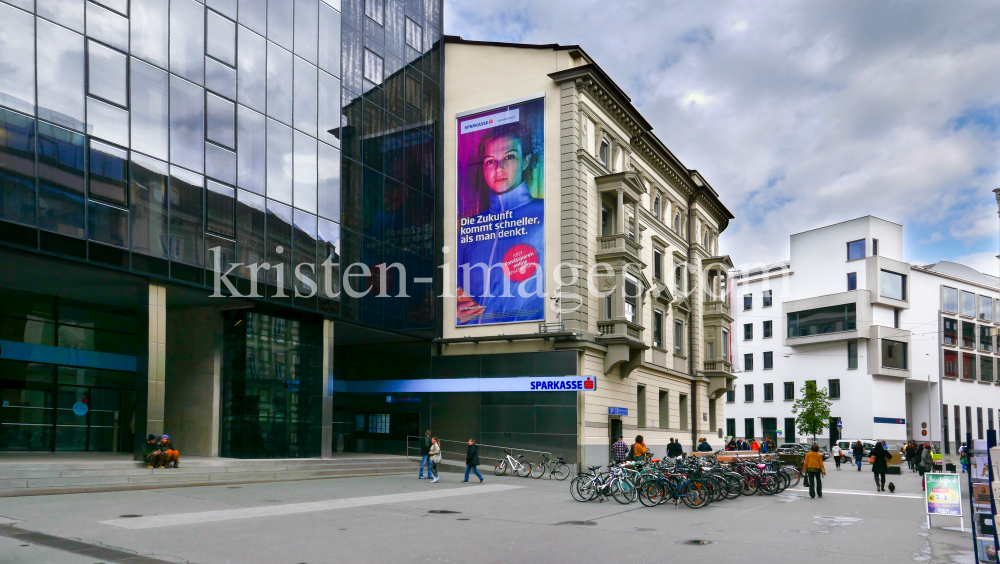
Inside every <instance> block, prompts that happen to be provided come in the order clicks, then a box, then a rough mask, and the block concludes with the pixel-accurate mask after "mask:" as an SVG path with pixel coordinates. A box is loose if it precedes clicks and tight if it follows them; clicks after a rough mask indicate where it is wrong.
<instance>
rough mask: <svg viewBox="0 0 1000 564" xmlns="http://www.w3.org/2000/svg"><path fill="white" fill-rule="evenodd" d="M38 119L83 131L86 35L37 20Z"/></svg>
mask: <svg viewBox="0 0 1000 564" xmlns="http://www.w3.org/2000/svg"><path fill="white" fill-rule="evenodd" d="M37 25H38V117H39V118H41V119H44V120H47V121H51V122H53V123H58V124H59V125H64V126H66V127H69V128H71V129H76V130H78V131H82V130H83V129H84V123H85V122H84V97H85V94H84V81H83V74H84V72H83V71H84V58H83V36H82V35H80V34H78V33H73V32H72V31H69V30H68V29H66V28H63V27H59V26H57V25H55V24H52V23H49V22H47V21H44V20H38V22H37Z"/></svg>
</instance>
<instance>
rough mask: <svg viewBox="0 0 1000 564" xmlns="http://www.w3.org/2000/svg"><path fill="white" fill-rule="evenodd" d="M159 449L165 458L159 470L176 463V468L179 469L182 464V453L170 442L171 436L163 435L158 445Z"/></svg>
mask: <svg viewBox="0 0 1000 564" xmlns="http://www.w3.org/2000/svg"><path fill="white" fill-rule="evenodd" d="M156 446H157V448H159V449H160V451H161V452H162V453H163V458H162V459H161V462H160V464H159V465H158V466H157V468H164V467H166V468H169V467H170V463H171V462H173V463H174V468H177V467H178V466H180V464H181V453H180V451H179V450H177V447H175V446H174V445H173V443H171V442H170V435H163V437H161V438H160V442H159V443H157V444H156Z"/></svg>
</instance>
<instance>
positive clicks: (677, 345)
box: [674, 319, 684, 356]
mask: <svg viewBox="0 0 1000 564" xmlns="http://www.w3.org/2000/svg"><path fill="white" fill-rule="evenodd" d="M674 354H675V355H677V356H684V320H682V319H675V320H674Z"/></svg>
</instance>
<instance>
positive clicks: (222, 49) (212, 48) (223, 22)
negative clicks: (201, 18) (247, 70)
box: [206, 10, 236, 67]
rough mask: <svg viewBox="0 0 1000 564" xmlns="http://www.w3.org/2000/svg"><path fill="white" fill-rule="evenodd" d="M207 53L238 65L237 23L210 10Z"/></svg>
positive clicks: (230, 63)
mask: <svg viewBox="0 0 1000 564" xmlns="http://www.w3.org/2000/svg"><path fill="white" fill-rule="evenodd" d="M206 19H207V22H208V33H207V34H206V35H207V36H208V46H207V49H208V50H207V51H206V52H207V53H208V54H209V55H211V56H213V57H215V58H216V59H219V60H220V61H222V62H224V63H227V64H229V65H232V66H234V67H235V66H236V24H235V23H233V22H232V21H230V20H227V19H226V18H224V17H222V16H220V15H219V14H216V13H215V12H213V11H211V10H209V12H208V16H207V18H206Z"/></svg>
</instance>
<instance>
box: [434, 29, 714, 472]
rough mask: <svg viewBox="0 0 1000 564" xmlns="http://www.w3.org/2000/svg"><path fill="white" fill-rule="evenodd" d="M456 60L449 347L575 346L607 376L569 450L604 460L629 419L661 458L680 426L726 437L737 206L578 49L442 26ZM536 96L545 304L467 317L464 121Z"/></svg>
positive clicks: (688, 440)
mask: <svg viewBox="0 0 1000 564" xmlns="http://www.w3.org/2000/svg"><path fill="white" fill-rule="evenodd" d="M445 61H446V72H445V97H444V99H445V104H444V117H443V121H444V210H443V231H442V235H443V239H442V240H443V242H444V246H445V252H444V263H445V266H444V268H443V272H442V278H443V280H444V288H445V292H446V297H445V298H444V300H443V319H444V323H443V328H442V335H441V338H440V339H438V343H439V347H438V351H439V352H438V354H440V355H444V356H452V355H490V354H497V355H500V354H502V355H512V354H532V353H539V352H544V351H556V350H562V351H575V352H576V366H577V374H578V375H581V376H592V377H595V378H596V380H597V386H596V390H593V391H589V390H588V391H585V392H582V393H578V394H577V417H576V421H577V423H576V425H577V429H576V437H577V438H576V440H577V447H578V448H577V458H578V460H577V461H574V462H580V463H584V464H599V463H602V462H604V461H606V460H607V457H608V452H609V441H610V440H611V437H612V436H613V435H616V434H618V432H619V431H620V432H622V433H624V434H625V436H626V438H627V440H628V442H631V441H632V440H633V438H634V436H635V435H636V434H641V435H643V436H644V437H645V440H646V443H647V445H651V446H653V447H654V449H655V454H657V455H662V453H663V447H664V446H665V445H666V444H667V442H668V440H669V438H671V437H676V438H677V439H679V440H680V441H681V443H682V444H683V445H684V447H685V450H690V449H691V448H692V447H693V445H695V441H696V440H697V439H698V438H699V437H708V438H709V441H710V443H711V444H712V446H713V447H716V448H718V447H720V446H721V440H720V438H719V437H720V436H721V433H722V422H723V421H724V420H725V418H724V416H723V412H722V410H723V405H724V401H723V400H721V397H722V396H723V395H724V393H725V391H726V390H727V389H730V388H731V387H732V382H733V379H734V376H733V375H732V371H731V363H730V355H729V350H730V347H729V333H730V323H731V322H732V317H730V312H729V304H728V298H727V293H726V278H725V277H726V272H727V271H728V270H729V269H730V268H732V264H731V261H730V260H729V258H728V257H727V256H725V255H722V254H720V252H719V248H718V237H719V233H721V232H722V231H723V230H724V229H726V227H727V226H728V225H729V221H730V220H731V219H732V218H733V215H732V214H731V213H730V212H729V210H728V209H726V207H725V205H723V204H722V202H721V201H720V199H719V195H718V194H717V193H716V192H715V190H713V189H712V187H711V186H710V185H709V184H708V182H706V181H705V179H704V178H703V177H702V176H701V175H700V174H699V173H698V172H697V171H695V170H691V169H688V168H687V167H685V166H684V165H683V164H682V163H681V162H680V161H679V160H678V159H677V157H675V156H674V155H673V153H671V152H670V150H669V149H668V148H667V147H666V146H665V145H664V144H663V142H662V141H660V140H659V139H658V138H657V137H656V136H655V135H654V134H653V133H652V129H653V127H652V125H651V124H649V123H648V122H647V121H646V119H645V118H644V117H643V116H642V115H641V114H640V113H639V112H638V110H637V109H636V108H635V107H634V106H633V105H632V102H631V100H630V98H629V97H628V96H627V95H626V94H625V93H624V92H623V91H622V90H621V89H620V88H619V87H618V86H617V85H616V84H615V83H614V82H612V81H611V79H610V78H609V77H608V76H607V75H606V74H605V72H604V71H603V70H602V69H601V68H600V67H599V66H598V65H597V64H596V63H595V62H594V61H593V60H592V59H591V58H590V57H589V56H588V55H587V54H586V53H585V52H584V51H583V50H582V49H581V48H580V47H578V46H562V45H555V44H552V45H521V44H505V43H488V42H478V41H467V40H464V39H462V38H459V37H447V38H446V46H445ZM535 99H542V100H544V118H543V120H542V122H543V125H544V154H543V155H542V154H540V155H539V157H544V158H543V159H541V160H542V161H543V162H544V169H543V170H542V171H535V173H536V174H538V173H541V174H543V178H544V187H545V198H544V200H545V205H544V253H541V254H542V256H541V257H540V258H541V259H542V262H541V264H542V269H543V271H544V276H545V284H544V293H545V296H546V300H545V302H546V303H547V304H548V307H546V308H545V313H544V319H543V320H532V321H530V322H510V323H503V324H493V325H490V324H478V325H477V324H472V325H469V324H463V323H461V322H460V321H461V318H460V317H457V315H459V312H458V311H457V307H456V299H455V298H453V297H451V298H449V297H448V291H449V288H454V287H455V286H454V281H459V280H460V279H461V278H460V276H461V273H460V272H459V269H458V267H457V263H458V262H460V257H459V255H458V253H457V251H458V248H459V239H458V238H459V230H460V225H459V224H460V222H459V209H458V207H459V205H460V202H459V198H457V197H455V194H456V188H457V185H458V183H459V176H460V174H459V170H460V169H459V167H460V163H459V162H458V159H459V148H458V144H459V139H458V137H459V129H458V124H459V121H460V120H461V118H462V117H463V116H469V115H474V114H477V113H482V112H486V111H490V110H503V108H508V107H510V106H511V105H513V104H517V103H519V102H523V101H526V100H535ZM463 131H464V130H463ZM574 271H575V272H576V273H577V274H578V275H577V276H574ZM588 273H591V275H590V276H588ZM560 310H561V311H560ZM612 408H613V409H612ZM622 408H624V409H622ZM626 410H627V414H625V413H626Z"/></svg>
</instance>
